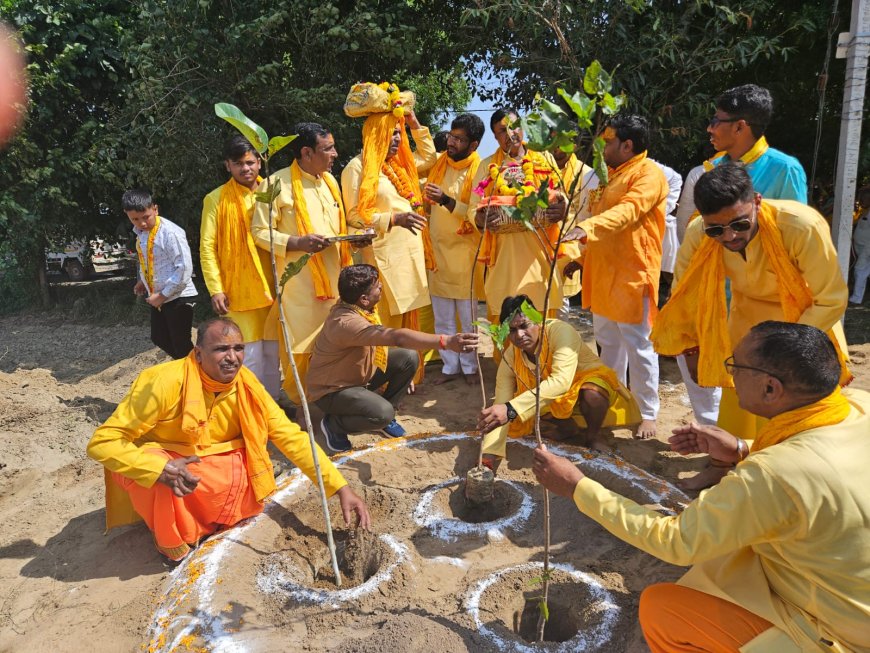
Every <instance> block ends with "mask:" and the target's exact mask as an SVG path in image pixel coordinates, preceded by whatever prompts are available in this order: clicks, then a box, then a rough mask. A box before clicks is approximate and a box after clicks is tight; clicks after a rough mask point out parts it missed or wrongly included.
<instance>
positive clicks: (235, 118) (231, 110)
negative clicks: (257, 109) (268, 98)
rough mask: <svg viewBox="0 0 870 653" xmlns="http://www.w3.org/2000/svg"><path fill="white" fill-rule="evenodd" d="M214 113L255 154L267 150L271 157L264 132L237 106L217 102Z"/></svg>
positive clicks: (267, 138)
mask: <svg viewBox="0 0 870 653" xmlns="http://www.w3.org/2000/svg"><path fill="white" fill-rule="evenodd" d="M214 113H215V115H216V116H217V117H218V118H223V119H224V120H226V121H227V122H228V123H230V124H231V125H232V126H233V127H235V128H236V129H238V130H239V132H241V134H242V136H244V137H245V138H247V139H248V142H249V143H250V144H251V145H253V146H254V148H255V149H256V150H257V152H259V153H260V154H265V153H266V151H267V149H268V150H269V155H270V156H271V155H272V151H271V148H269V146H268V145H267V143H269V137H268V136H266V132H265V130H263V128H262V127H260V125H258V124H257V123H255V122H254V121H253V120H251V119H250V118H248V117H247V116H246V115H245V114H244V113H242V112H241V110H240V109H239V108H238V107H237V106H235V105H233V104H227V103H226V102H218V103H217V104H215V105H214ZM291 140H292V139H291Z"/></svg>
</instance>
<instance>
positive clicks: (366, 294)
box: [308, 264, 478, 452]
mask: <svg viewBox="0 0 870 653" xmlns="http://www.w3.org/2000/svg"><path fill="white" fill-rule="evenodd" d="M381 289H382V285H381V281H380V279H379V278H378V271H377V268H375V267H374V266H373V265H367V264H360V265H351V266H348V267H346V268H344V269H343V270H342V271H341V273H340V274H339V275H338V294H339V296H340V297H341V301H340V302H339V303H338V304H336V305H335V306H333V307H332V310H331V311H330V312H329V315H328V316H327V318H326V322H324V324H323V329H322V330H321V331H320V333H319V334H318V335H317V339H316V340H315V341H314V348H313V350H312V353H311V364H310V365H309V367H308V397H309V399H310V400H311V401H313V402H314V403H315V404H317V407H318V408H320V410H322V411H323V414H324V417H323V420H322V421H321V422H320V430H321V431H322V432H323V437H324V438H326V446H327V447H328V448H329V449H331V450H332V451H336V452H339V451H348V450H349V449H351V444H350V440H348V438H347V434H348V433H360V432H369V433H371V432H374V431H380V432H381V433H383V434H384V435H385V436H387V437H389V438H397V437H401V436H403V435H405V429H404V428H402V425H401V424H399V423H398V422H397V421H396V419H395V417H396V407H397V406H398V404H399V400H400V399H401V398H402V397H403V396H404V395H405V394H406V392H407V390H408V386H410V384H411V381H412V380H413V378H414V374H415V372H416V371H417V364H418V362H419V357H418V356H417V354H416V353H414V352H413V351H410V350H412V349H416V350H419V351H424V350H426V349H435V348H438V349H442V350H443V349H449V350H450V351H455V352H463V353H465V352H470V351H473V350H474V349H475V348H476V347H477V339H478V336H477V334H476V333H456V334H454V335H451V336H447V335H433V334H431V333H423V332H422V331H413V330H412V329H389V328H387V327H384V326H382V325H381V321H380V318H379V317H378V312H377V309H376V306H377V304H378V301H379V300H380V299H381ZM382 386H386V387H385V389H384V390H383V393H382V394H378V393H377V390H378V389H379V388H381V387H382Z"/></svg>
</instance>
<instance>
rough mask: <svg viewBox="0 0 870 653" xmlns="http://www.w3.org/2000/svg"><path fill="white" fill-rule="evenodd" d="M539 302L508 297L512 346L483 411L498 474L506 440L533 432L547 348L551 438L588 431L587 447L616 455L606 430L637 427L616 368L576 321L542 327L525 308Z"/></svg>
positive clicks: (544, 407)
mask: <svg viewBox="0 0 870 653" xmlns="http://www.w3.org/2000/svg"><path fill="white" fill-rule="evenodd" d="M524 303H525V306H526V311H527V310H528V309H529V308H531V309H533V310H536V309H535V307H534V305H533V304H532V303H531V302H530V301H529V298H528V297H526V296H525V295H517V296H515V297H507V298H505V300H504V302H503V303H502V308H501V313H500V314H499V321H500V322H504V321H505V320H507V321H508V322H509V324H510V331H509V338H510V344H511V346H510V347H508V348H507V349H506V351H505V355H504V358H503V359H502V361H501V363H500V364H499V366H498V375H497V377H496V386H495V401H494V402H493V405H492V406H490V407H489V408H485V409H484V410H483V411H482V412H481V413H480V419H479V422H478V425H477V427H478V429H480V431H481V433H484V434H486V435H485V436H484V438H483V445H482V449H483V456H484V459H483V462H484V464H485V465H487V466H488V467H490V468H491V469H493V470H495V469H497V468H498V464H499V462H500V461H501V459H502V458H504V457H505V452H506V446H505V445H506V442H507V437H508V436H510V437H512V438H518V437H521V436H523V435H528V434H530V433H532V432H533V430H534V416H535V361H536V356H537V355H538V354H537V352H538V347H539V340H540V339H541V338H543V345H541V349H540V356H541V392H540V397H541V414H542V415H545V414H548V415H550V416H551V419H550V420H548V421H551V422H552V425H553V426H554V427H555V428H556V431H555V433H553V434H552V436H551V437H554V438H555V439H559V440H561V439H565V438H568V437H572V436H574V435H578V434H579V431H578V426H579V427H585V428H586V432H585V434H584V436H583V441H584V444H585V445H586V446H588V447H590V448H592V449H597V450H598V451H611V447H610V445H609V444H608V443H607V440H606V439H605V438H604V436H603V435H602V434H601V427H602V426H622V425H626V424H637V423H638V422H639V421H640V412H639V411H638V408H637V403H636V402H635V400H634V398H633V397H632V396H631V393H630V392H629V391H628V390H627V389H626V388H625V386H624V385H622V384H621V383H620V382H619V381H618V380H617V378H616V375H615V374H614V373H613V370H611V369H609V368H607V367H605V366H604V364H603V363H602V362H601V359H600V358H598V356H597V355H596V354H595V352H593V351H592V350H591V349H590V348H589V347H588V346H587V345H586V344H585V343H584V342H583V341H582V340H581V338H580V336H579V335H578V334H577V332H576V331H575V330H574V327H572V326H571V325H570V324H567V323H566V322H562V321H561V320H547V322H546V325H545V326H544V327H543V328H542V327H541V325H540V324H535V323H534V322H533V321H532V319H531V318H530V317H529V316H528V315H526V312H525V311H524V310H523V308H524Z"/></svg>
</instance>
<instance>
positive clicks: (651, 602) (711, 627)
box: [640, 583, 773, 653]
mask: <svg viewBox="0 0 870 653" xmlns="http://www.w3.org/2000/svg"><path fill="white" fill-rule="evenodd" d="M772 626H773V624H771V623H770V622H769V621H767V620H766V619H762V618H761V617H759V616H758V615H755V614H753V613H752V612H749V610H746V609H744V608H741V607H740V606H739V605H737V604H736V603H731V602H730V601H725V600H723V599H720V598H718V597H715V596H712V595H710V594H706V593H705V592H699V591H698V590H695V589H692V588H690V587H683V586H682V585H676V584H674V583H660V584H658V585H650V586H649V587H647V588H646V589H645V590H644V591H643V593H642V594H641V595H640V627H641V629H642V630H643V635H644V637H646V643H647V644H648V645H649V647H650V650H652V652H653V653H674V652H676V651H680V652H682V651H686V652H690V651H691V652H695V651H703V652H709V653H737V651H738V650H739V649H740V647H741V646H743V645H744V644H746V643H747V642H748V641H750V640H752V639H754V638H755V637H757V636H758V635H760V634H761V633H763V632H764V631H765V630H767V629H768V628H771V627H772Z"/></svg>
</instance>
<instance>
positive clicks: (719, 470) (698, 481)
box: [677, 463, 734, 492]
mask: <svg viewBox="0 0 870 653" xmlns="http://www.w3.org/2000/svg"><path fill="white" fill-rule="evenodd" d="M732 469H734V466H733V465H728V464H725V465H723V466H721V467H720V466H719V465H713V464H709V463H708V464H707V466H706V467H705V468H704V469H702V470H701V471H700V472H698V473H697V474H696V475H695V476H692V477H691V478H684V479H680V480H679V481H677V487H678V488H680V489H681V490H688V491H692V492H697V491H698V490H703V489H705V488H708V487H712V486H714V485H716V483H718V482H719V481H720V480H722V477H723V476H725V474H727V473H728V472H729V471H730V470H732Z"/></svg>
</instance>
